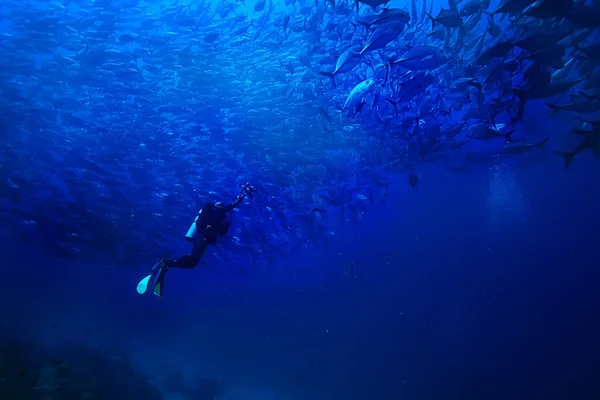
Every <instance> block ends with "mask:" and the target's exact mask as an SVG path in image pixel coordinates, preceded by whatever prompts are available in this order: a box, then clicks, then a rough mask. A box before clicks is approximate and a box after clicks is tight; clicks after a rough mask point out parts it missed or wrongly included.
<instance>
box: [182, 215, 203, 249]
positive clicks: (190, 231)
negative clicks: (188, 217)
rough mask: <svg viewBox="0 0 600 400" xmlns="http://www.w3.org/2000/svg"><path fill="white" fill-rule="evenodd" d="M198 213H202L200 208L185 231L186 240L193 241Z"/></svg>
mask: <svg viewBox="0 0 600 400" xmlns="http://www.w3.org/2000/svg"><path fill="white" fill-rule="evenodd" d="M200 214H202V209H200V211H198V214H196V218H194V222H192V225H190V229H188V231H187V233H186V234H185V240H187V241H188V242H193V241H194V237H195V236H196V234H197V233H198V229H197V228H196V222H198V217H200Z"/></svg>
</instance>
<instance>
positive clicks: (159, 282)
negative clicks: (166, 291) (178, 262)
mask: <svg viewBox="0 0 600 400" xmlns="http://www.w3.org/2000/svg"><path fill="white" fill-rule="evenodd" d="M168 270H169V268H166V267H161V268H160V270H159V271H158V276H157V277H156V280H155V281H154V286H153V287H152V292H153V293H154V294H155V295H157V296H158V297H160V298H161V299H162V298H164V297H163V287H164V286H165V285H164V282H165V275H166V274H167V271H168Z"/></svg>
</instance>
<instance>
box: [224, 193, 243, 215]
mask: <svg viewBox="0 0 600 400" xmlns="http://www.w3.org/2000/svg"><path fill="white" fill-rule="evenodd" d="M245 197H246V193H241V194H240V195H239V196H238V197H236V198H235V200H234V201H232V202H231V203H230V204H228V205H226V206H225V212H226V213H228V212H229V211H231V210H233V209H234V208H236V207H237V206H239V205H240V204H241V203H242V201H244V198H245Z"/></svg>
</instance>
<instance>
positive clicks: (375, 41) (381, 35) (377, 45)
mask: <svg viewBox="0 0 600 400" xmlns="http://www.w3.org/2000/svg"><path fill="white" fill-rule="evenodd" d="M404 26H405V25H404V24H401V23H393V24H387V25H379V26H378V27H377V29H375V30H374V31H373V32H372V33H371V34H370V35H369V37H368V38H367V43H365V46H364V47H363V49H362V50H361V51H360V53H359V54H361V55H362V54H364V53H365V52H367V51H373V50H379V49H383V48H384V47H385V46H387V45H388V43H390V42H391V41H393V40H396V38H397V37H398V36H400V34H401V33H402V30H403V29H404Z"/></svg>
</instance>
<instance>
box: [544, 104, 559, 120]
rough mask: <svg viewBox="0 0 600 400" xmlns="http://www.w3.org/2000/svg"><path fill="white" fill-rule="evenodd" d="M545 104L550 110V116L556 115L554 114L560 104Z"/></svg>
mask: <svg viewBox="0 0 600 400" xmlns="http://www.w3.org/2000/svg"><path fill="white" fill-rule="evenodd" d="M546 105H547V106H548V107H549V108H550V109H551V110H552V116H553V117H556V114H558V112H559V111H560V106H557V105H556V104H551V103H546Z"/></svg>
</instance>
